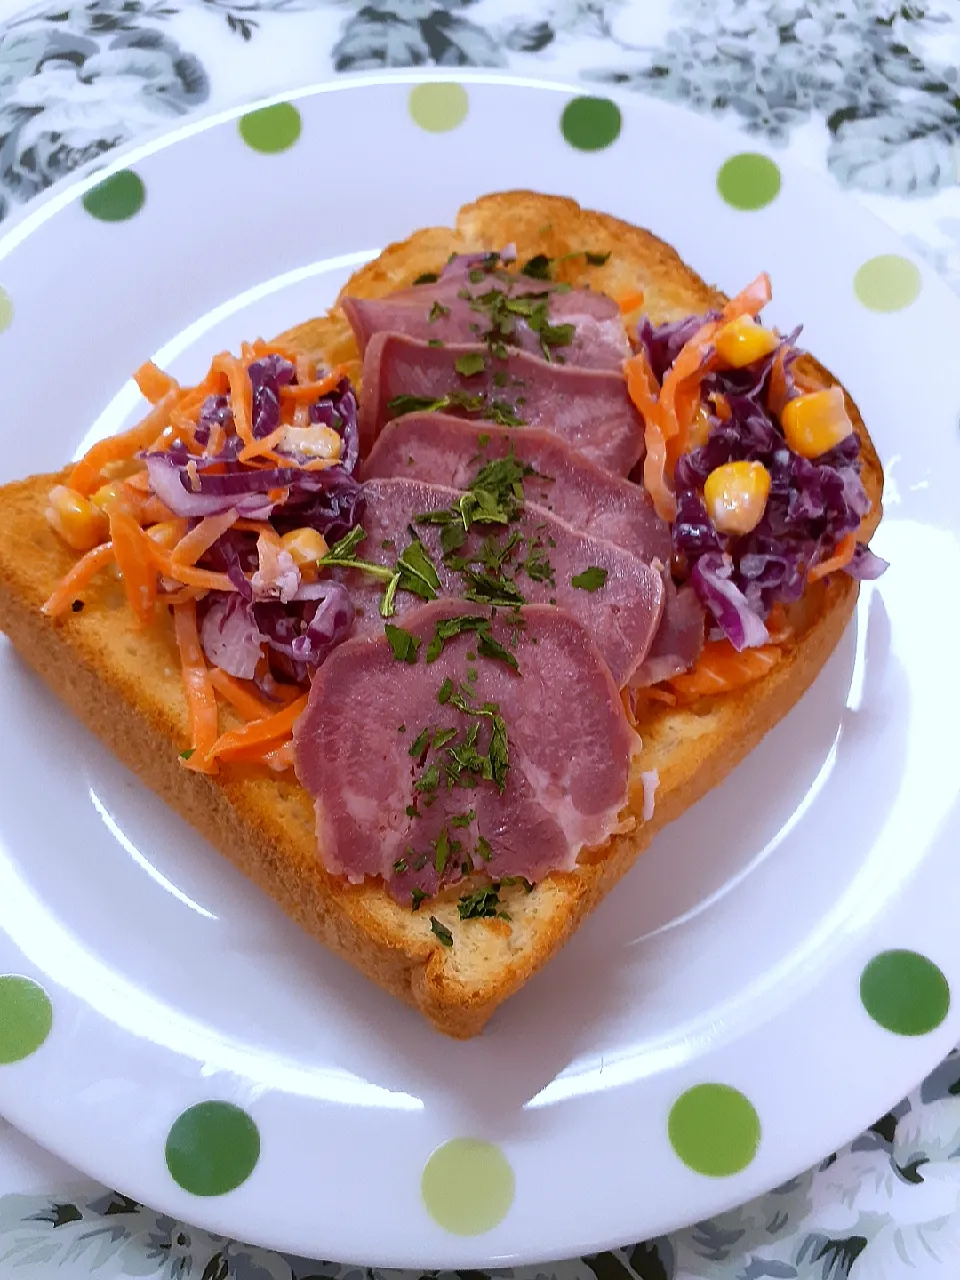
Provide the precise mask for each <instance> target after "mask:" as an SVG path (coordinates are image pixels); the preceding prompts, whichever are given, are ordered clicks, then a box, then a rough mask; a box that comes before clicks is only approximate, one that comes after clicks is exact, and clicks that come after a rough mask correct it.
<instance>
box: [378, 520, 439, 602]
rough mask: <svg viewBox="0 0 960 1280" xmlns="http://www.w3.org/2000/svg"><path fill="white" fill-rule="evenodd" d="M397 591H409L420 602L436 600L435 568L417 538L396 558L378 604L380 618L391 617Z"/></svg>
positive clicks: (437, 581) (436, 579)
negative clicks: (417, 597)
mask: <svg viewBox="0 0 960 1280" xmlns="http://www.w3.org/2000/svg"><path fill="white" fill-rule="evenodd" d="M398 590H400V591H410V592H412V593H413V595H416V596H419V597H420V599H421V600H436V598H437V593H438V592H439V590H440V579H439V577H438V576H437V567H436V565H435V564H434V563H433V561H432V560H431V559H430V557H429V556H428V555H427V552H426V548H425V547H424V545H423V543H422V542H421V541H420V539H419V538H414V539H413V541H412V542H410V543H409V545H408V546H406V547H404V549H403V551H401V552H400V554H399V556H397V563H396V566H395V568H394V571H393V574H392V575H391V578H390V582H389V583H388V584H387V589H386V591H385V592H384V593H383V599H382V600H381V602H380V616H381V617H383V618H390V617H392V616H393V613H394V598H395V596H396V594H397V591H398Z"/></svg>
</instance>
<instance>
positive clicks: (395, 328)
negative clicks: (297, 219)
mask: <svg viewBox="0 0 960 1280" xmlns="http://www.w3.org/2000/svg"><path fill="white" fill-rule="evenodd" d="M464 295H466V296H464ZM498 295H502V298H501V299H500V305H499V307H496V306H495V305H494V304H495V302H496V301H497V296H498ZM481 299H485V301H481ZM511 303H512V305H513V306H515V307H517V308H522V309H523V310H532V311H533V314H532V315H529V316H524V315H523V314H522V313H520V312H518V311H514V312H512V313H511V312H509V311H507V308H508V307H509V306H510V305H511ZM340 305H341V307H342V308H343V312H344V314H345V315H346V317H347V319H348V320H349V322H350V326H351V328H352V329H353V332H354V334H355V335H356V339H357V344H358V346H359V347H360V351H361V354H362V353H363V352H364V351H366V348H367V344H368V342H369V341H370V339H371V338H373V337H374V336H375V335H376V334H378V333H400V334H404V335H406V336H407V337H408V338H418V339H419V340H420V341H422V342H426V341H428V340H430V339H433V340H435V341H441V342H445V343H458V344H462V343H476V342H480V341H482V340H483V339H482V336H481V335H484V334H486V333H488V332H490V331H491V329H492V327H493V324H494V316H495V315H498V316H500V315H502V313H503V312H506V315H507V321H506V322H507V323H508V324H510V325H512V327H513V332H512V333H511V334H509V335H508V338H509V345H511V346H514V347H516V348H517V349H519V350H521V351H526V352H527V353H528V354H530V355H532V356H534V357H537V358H540V359H544V358H545V356H544V349H543V345H542V338H541V329H540V327H539V326H540V324H541V323H542V320H543V318H544V317H546V320H547V322H548V323H549V324H550V325H553V326H559V325H572V326H573V335H572V338H571V340H570V341H569V342H565V343H564V344H563V345H562V346H557V347H556V349H555V351H554V352H553V355H554V357H555V358H557V359H559V360H560V361H562V362H563V363H565V364H568V365H580V366H582V367H583V368H586V369H607V370H612V371H613V372H616V373H619V372H620V370H621V368H622V367H623V362H624V360H626V358H627V357H628V356H629V355H630V344H629V342H628V340H627V334H626V330H625V329H624V327H623V318H622V316H621V314H620V309H619V307H618V306H617V304H616V303H615V302H614V301H613V299H612V298H608V297H607V296H606V295H605V294H602V293H594V292H593V291H592V290H589V289H570V290H562V291H557V290H555V289H554V288H552V287H551V286H549V285H546V286H540V287H538V285H537V282H536V281H533V280H518V279H517V278H516V277H513V278H512V279H511V280H510V281H508V282H506V283H505V282H504V281H502V280H500V279H498V278H497V277H496V276H486V277H484V280H483V281H482V282H478V283H471V282H469V281H467V280H465V279H464V278H462V277H461V278H456V279H445V280H438V281H437V282H436V283H435V284H428V285H419V286H417V287H415V288H413V289H407V290H404V291H403V292H402V293H394V294H389V295H388V296H387V297H385V298H342V299H341V302H340ZM531 321H532V322H533V324H534V325H536V326H538V327H536V328H531ZM497 332H498V335H499V329H498V330H497Z"/></svg>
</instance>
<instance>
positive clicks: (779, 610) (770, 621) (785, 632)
mask: <svg viewBox="0 0 960 1280" xmlns="http://www.w3.org/2000/svg"><path fill="white" fill-rule="evenodd" d="M792 630H793V629H792V627H791V626H790V619H789V618H788V617H787V611H786V609H785V608H784V606H783V605H782V604H781V603H780V601H779V600H777V601H775V602H774V604H772V605H771V606H770V612H769V614H768V615H767V634H768V635H769V636H770V639H771V641H772V643H773V644H781V643H782V642H783V641H786V640H789V639H790V636H791V634H792Z"/></svg>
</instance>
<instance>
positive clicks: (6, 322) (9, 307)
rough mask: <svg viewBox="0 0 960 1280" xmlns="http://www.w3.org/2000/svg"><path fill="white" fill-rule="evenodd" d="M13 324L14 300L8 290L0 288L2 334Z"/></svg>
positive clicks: (0, 326)
mask: <svg viewBox="0 0 960 1280" xmlns="http://www.w3.org/2000/svg"><path fill="white" fill-rule="evenodd" d="M11 324H13V299H12V298H11V297H10V295H9V293H7V291H6V289H2V288H0V333H3V331H4V329H9V328H10V326H11Z"/></svg>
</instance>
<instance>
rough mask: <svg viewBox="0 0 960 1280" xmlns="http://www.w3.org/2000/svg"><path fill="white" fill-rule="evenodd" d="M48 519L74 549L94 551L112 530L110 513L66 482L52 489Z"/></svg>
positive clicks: (47, 513) (47, 511) (47, 512)
mask: <svg viewBox="0 0 960 1280" xmlns="http://www.w3.org/2000/svg"><path fill="white" fill-rule="evenodd" d="M46 517H47V521H48V523H49V524H50V525H51V526H52V528H53V529H54V531H55V532H56V533H58V534H59V535H60V537H61V538H62V539H63V540H64V542H65V543H66V544H67V546H70V547H73V549H74V551H92V550H93V548H94V547H98V546H99V545H100V543H101V542H106V540H107V538H108V537H109V534H110V526H109V524H108V522H107V517H106V516H105V515H104V514H103V512H102V511H101V510H100V508H99V507H95V506H94V505H93V503H92V502H91V501H90V499H89V498H85V497H84V496H83V494H82V493H77V491H76V489H68V488H67V486H66V485H64V484H58V485H54V487H53V488H52V489H51V490H50V505H49V506H48V507H47V510H46Z"/></svg>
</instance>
